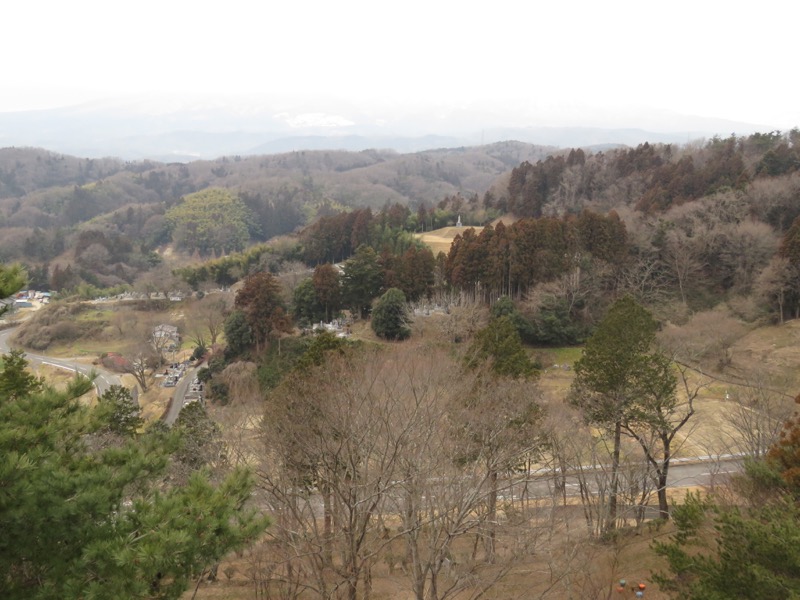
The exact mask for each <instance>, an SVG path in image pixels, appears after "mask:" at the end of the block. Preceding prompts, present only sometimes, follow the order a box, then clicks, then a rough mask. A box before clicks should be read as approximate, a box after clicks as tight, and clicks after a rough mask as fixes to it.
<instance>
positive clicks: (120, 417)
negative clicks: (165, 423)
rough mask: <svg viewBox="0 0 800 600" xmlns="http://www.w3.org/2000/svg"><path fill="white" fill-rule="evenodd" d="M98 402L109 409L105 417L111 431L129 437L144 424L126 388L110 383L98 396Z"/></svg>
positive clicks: (137, 406) (136, 405)
mask: <svg viewBox="0 0 800 600" xmlns="http://www.w3.org/2000/svg"><path fill="white" fill-rule="evenodd" d="M98 402H99V405H100V406H101V407H104V408H105V409H106V410H108V411H109V415H108V417H107V419H108V428H109V430H110V431H111V432H113V433H116V434H119V435H123V436H127V437H131V436H134V435H135V434H136V432H137V431H138V430H139V429H141V428H142V426H143V425H144V420H143V419H142V417H141V410H140V408H139V405H138V404H137V403H136V402H134V400H133V397H132V396H131V391H130V390H129V389H128V388H126V387H123V386H121V385H112V386H111V387H110V388H108V390H106V391H105V392H104V393H103V395H102V396H100V398H99V399H98Z"/></svg>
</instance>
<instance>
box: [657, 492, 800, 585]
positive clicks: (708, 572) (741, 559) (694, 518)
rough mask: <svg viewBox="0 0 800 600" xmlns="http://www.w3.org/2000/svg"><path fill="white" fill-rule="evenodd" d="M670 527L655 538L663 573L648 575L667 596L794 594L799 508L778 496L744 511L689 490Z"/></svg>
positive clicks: (799, 571) (799, 570) (799, 581)
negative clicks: (663, 538) (661, 539)
mask: <svg viewBox="0 0 800 600" xmlns="http://www.w3.org/2000/svg"><path fill="white" fill-rule="evenodd" d="M673 518H674V522H675V526H676V532H675V533H674V534H673V535H672V536H670V538H669V540H668V541H666V542H656V543H655V544H654V545H653V548H654V550H655V552H656V554H658V555H660V556H663V557H664V558H665V559H666V560H667V563H668V565H669V573H666V574H665V573H659V574H657V575H656V576H655V577H654V580H655V581H656V582H657V583H658V584H659V585H660V586H661V588H662V589H664V590H665V591H668V592H670V593H671V595H672V597H673V598H682V599H683V598H686V599H690V600H691V599H695V600H725V599H727V598H742V599H744V600H772V599H774V598H800V508H798V506H797V504H796V503H795V502H794V501H792V500H778V501H775V502H771V503H768V504H766V505H762V506H759V507H756V508H752V509H749V510H743V509H739V508H735V507H730V508H726V507H719V506H716V505H714V504H713V502H711V501H710V500H708V499H703V498H701V497H700V495H699V493H698V494H689V495H688V496H687V498H686V501H685V503H684V504H683V505H681V506H678V507H675V509H674V511H673Z"/></svg>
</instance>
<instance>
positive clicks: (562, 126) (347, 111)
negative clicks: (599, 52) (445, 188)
mask: <svg viewBox="0 0 800 600" xmlns="http://www.w3.org/2000/svg"><path fill="white" fill-rule="evenodd" d="M759 129H760V130H762V131H763V130H765V129H769V128H765V127H764V126H758V125H753V124H747V123H737V122H733V121H726V120H722V119H705V118H700V117H691V116H685V115H678V114H673V113H666V112H663V111H661V112H658V111H638V112H637V111H634V112H627V113H624V114H623V113H622V111H619V113H617V112H610V111H606V112H604V113H598V112H597V111H596V110H595V111H589V110H588V109H585V110H584V109H582V108H581V107H580V106H568V107H556V108H553V107H537V106H535V105H530V106H507V107H492V108H487V107H480V106H464V107H456V108H453V107H441V108H438V109H437V108H433V109H424V110H423V109H421V108H420V109H409V108H402V109H398V108H396V107H394V108H393V107H389V108H385V109H382V110H380V111H379V110H377V109H374V108H370V109H366V108H359V107H357V106H354V105H352V104H347V103H336V102H326V103H325V104H322V103H320V104H319V105H317V104H313V103H308V102H306V103H300V104H298V103H288V102H280V101H264V100H260V99H250V100H233V101H225V102H223V101H222V100H220V99H218V98H210V99H201V100H197V99H194V100H183V99H179V98H166V99H164V98H158V99H154V98H149V97H141V98H132V99H124V100H117V101H108V102H95V103H90V104H83V105H78V106H70V107H63V108H57V109H49V110H36V111H19V112H4V113H0V146H17V147H19V146H35V147H41V148H46V149H48V150H51V151H54V152H60V153H65V154H70V155H74V156H81V157H86V158H101V157H108V156H112V157H117V158H120V159H123V160H141V159H150V160H158V161H163V162H189V161H191V160H197V159H211V158H217V157H220V156H225V155H241V156H244V155H253V154H272V153H280V152H291V151H296V150H350V151H360V150H366V149H390V150H395V151H397V152H418V151H422V150H429V149H434V148H445V147H459V146H475V145H483V144H489V143H493V142H498V141H505V140H516V141H521V142H526V143H530V144H537V145H548V146H557V147H591V146H597V145H628V146H635V145H637V144H640V143H643V142H645V141H647V142H650V143H680V144H683V143H687V142H689V141H692V140H696V139H700V138H707V137H713V136H715V135H721V136H726V135H729V134H731V133H732V132H735V133H737V134H747V133H752V132H754V131H757V130H759Z"/></svg>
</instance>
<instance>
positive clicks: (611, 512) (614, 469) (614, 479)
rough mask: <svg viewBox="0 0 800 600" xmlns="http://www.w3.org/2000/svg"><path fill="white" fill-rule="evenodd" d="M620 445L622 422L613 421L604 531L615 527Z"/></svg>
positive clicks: (612, 529)
mask: <svg viewBox="0 0 800 600" xmlns="http://www.w3.org/2000/svg"><path fill="white" fill-rule="evenodd" d="M621 445H622V423H621V422H620V421H617V422H616V423H614V452H613V454H612V456H611V491H610V493H609V497H608V518H607V520H606V526H605V531H606V532H610V531H614V529H616V527H617V492H618V489H619V455H620V448H621Z"/></svg>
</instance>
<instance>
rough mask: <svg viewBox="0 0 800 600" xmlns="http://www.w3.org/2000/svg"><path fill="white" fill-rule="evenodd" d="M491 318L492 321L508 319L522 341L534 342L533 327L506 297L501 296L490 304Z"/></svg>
mask: <svg viewBox="0 0 800 600" xmlns="http://www.w3.org/2000/svg"><path fill="white" fill-rule="evenodd" d="M491 316H492V318H493V319H498V318H500V317H508V318H509V319H510V320H511V322H512V323H513V324H514V328H515V329H516V330H517V333H519V336H520V338H521V339H522V341H524V342H527V343H531V342H533V341H534V338H535V332H534V328H533V326H532V325H531V323H530V321H528V320H527V319H526V318H525V317H524V316H522V313H520V312H519V311H518V310H517V307H516V305H515V304H514V301H513V300H512V299H511V298H509V297H508V296H502V297H500V298H499V299H498V300H497V302H495V303H494V304H492V308H491Z"/></svg>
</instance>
